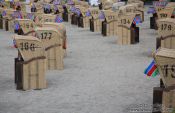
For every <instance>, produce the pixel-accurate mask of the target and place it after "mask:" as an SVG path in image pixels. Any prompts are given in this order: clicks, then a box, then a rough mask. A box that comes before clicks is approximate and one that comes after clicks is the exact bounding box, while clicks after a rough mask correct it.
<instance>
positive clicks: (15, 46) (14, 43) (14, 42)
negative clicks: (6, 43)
mask: <svg viewBox="0 0 175 113" xmlns="http://www.w3.org/2000/svg"><path fill="white" fill-rule="evenodd" d="M13 47H14V48H17V45H16V41H15V39H13Z"/></svg>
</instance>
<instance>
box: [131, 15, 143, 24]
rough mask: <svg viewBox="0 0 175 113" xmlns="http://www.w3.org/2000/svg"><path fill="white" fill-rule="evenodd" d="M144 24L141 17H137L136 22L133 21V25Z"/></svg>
mask: <svg viewBox="0 0 175 113" xmlns="http://www.w3.org/2000/svg"><path fill="white" fill-rule="evenodd" d="M141 22H142V20H141V17H140V16H136V17H135V18H134V20H133V23H134V24H135V25H138V24H139V23H141Z"/></svg>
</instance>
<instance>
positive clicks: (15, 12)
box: [12, 11, 22, 19]
mask: <svg viewBox="0 0 175 113" xmlns="http://www.w3.org/2000/svg"><path fill="white" fill-rule="evenodd" d="M12 16H13V17H14V18H18V19H22V14H21V12H20V11H14V13H13V14H12Z"/></svg>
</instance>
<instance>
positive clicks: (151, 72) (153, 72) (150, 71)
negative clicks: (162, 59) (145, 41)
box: [144, 60, 159, 77]
mask: <svg viewBox="0 0 175 113" xmlns="http://www.w3.org/2000/svg"><path fill="white" fill-rule="evenodd" d="M144 74H146V75H147V76H149V77H151V76H152V77H155V76H157V75H158V74H159V71H158V68H157V66H156V64H155V61H154V60H153V61H152V62H151V64H150V65H149V66H148V67H147V68H146V69H145V71H144Z"/></svg>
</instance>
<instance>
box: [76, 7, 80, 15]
mask: <svg viewBox="0 0 175 113" xmlns="http://www.w3.org/2000/svg"><path fill="white" fill-rule="evenodd" d="M75 13H76V14H77V15H78V16H80V14H81V11H80V9H79V8H76V10H75Z"/></svg>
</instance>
